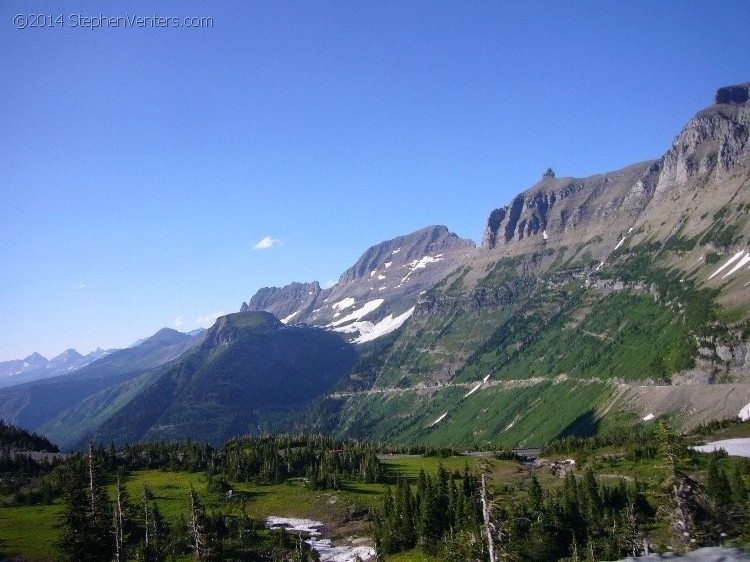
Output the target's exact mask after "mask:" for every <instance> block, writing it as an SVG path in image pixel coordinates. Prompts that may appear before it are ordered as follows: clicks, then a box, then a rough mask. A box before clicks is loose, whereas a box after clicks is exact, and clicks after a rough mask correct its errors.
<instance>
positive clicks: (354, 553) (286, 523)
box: [266, 515, 375, 562]
mask: <svg viewBox="0 0 750 562" xmlns="http://www.w3.org/2000/svg"><path fill="white" fill-rule="evenodd" d="M321 527H323V522H322V521H314V520H312V519H298V518H295V517H276V516H273V515H272V516H271V517H269V518H268V519H266V528H268V529H286V530H287V531H288V532H289V533H290V534H295V533H299V534H304V535H305V536H307V537H308V538H307V539H305V542H306V543H307V544H309V545H310V546H311V547H312V548H313V549H314V550H316V551H317V552H318V554H319V555H320V560H321V562H355V561H356V560H357V557H359V559H360V560H364V561H368V560H375V549H374V548H373V547H372V546H371V545H370V541H368V540H367V539H361V538H352V539H348V542H349V544H344V545H339V546H333V544H332V543H331V539H326V538H323V537H322V533H321V532H320V528H321Z"/></svg>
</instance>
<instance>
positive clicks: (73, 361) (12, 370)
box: [0, 348, 116, 388]
mask: <svg viewBox="0 0 750 562" xmlns="http://www.w3.org/2000/svg"><path fill="white" fill-rule="evenodd" d="M113 351H116V350H114V349H107V350H104V349H100V348H97V349H96V350H94V351H92V352H91V353H88V354H86V355H81V354H80V353H78V352H77V351H76V350H75V349H67V350H65V351H63V352H62V353H61V354H60V355H58V356H56V357H53V358H52V359H49V360H48V359H47V358H45V357H44V356H42V355H40V354H39V353H32V354H31V355H29V356H28V357H26V358H25V359H15V360H12V361H3V362H0V388H2V387H5V386H11V385H14V384H21V383H24V382H29V381H34V380H39V379H45V378H49V377H54V376H57V375H62V374H64V373H71V372H73V371H75V370H77V369H80V368H82V367H85V366H86V365H88V364H89V363H92V362H94V361H96V360H97V359H100V358H101V357H104V356H105V355H107V354H109V353H112V352H113Z"/></svg>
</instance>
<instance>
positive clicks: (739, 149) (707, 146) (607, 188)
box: [482, 83, 750, 261]
mask: <svg viewBox="0 0 750 562" xmlns="http://www.w3.org/2000/svg"><path fill="white" fill-rule="evenodd" d="M748 94H750V83H745V84H740V85H737V86H731V87H728V88H721V89H720V90H719V91H718V92H717V94H716V103H715V104H714V105H713V106H711V107H709V108H707V109H705V110H703V111H701V112H699V113H698V114H697V115H696V116H695V117H694V118H693V119H691V120H690V121H689V122H688V123H687V124H686V125H685V127H684V128H683V129H682V131H681V132H680V134H679V135H677V137H676V138H675V140H674V142H673V143H672V146H671V147H670V149H669V150H668V151H667V153H666V154H665V155H664V156H662V157H661V158H660V159H658V160H654V161H650V162H644V163H641V164H636V165H633V166H629V167H627V168H624V169H622V170H618V171H616V172H610V173H607V174H602V175H597V176H592V177H589V178H582V179H574V178H558V179H556V178H553V177H547V176H545V177H543V179H542V181H540V182H539V183H537V184H536V185H535V186H533V187H532V188H531V189H529V190H527V191H525V192H523V193H521V194H520V195H518V196H517V197H516V198H514V199H513V201H512V202H511V203H510V204H509V205H507V206H505V207H502V208H499V209H495V210H494V211H492V213H491V214H490V216H489V219H488V221H487V226H486V228H485V232H484V236H483V239H482V248H483V249H484V250H488V251H490V250H500V251H501V252H503V253H509V254H520V253H525V252H528V251H530V250H533V249H534V248H537V249H540V248H560V247H561V246H572V245H575V244H577V243H581V242H587V243H588V244H589V251H590V253H591V256H592V259H594V260H602V261H603V260H604V259H606V257H607V255H609V253H610V252H611V251H612V249H613V248H614V247H615V246H616V245H617V244H618V242H619V241H620V240H622V239H623V237H624V236H625V235H626V234H629V233H630V232H631V229H632V228H633V227H637V226H643V225H644V224H645V223H647V222H649V221H650V222H655V220H656V218H657V216H659V217H661V216H662V215H664V213H665V212H670V211H671V213H672V214H679V213H682V214H684V213H686V212H688V207H689V206H686V205H681V204H679V205H675V206H674V207H673V208H672V209H669V207H668V206H665V205H664V203H663V201H665V200H667V201H669V202H675V201H676V200H678V199H680V198H681V197H683V196H685V195H686V194H687V193H688V192H692V191H694V190H695V189H697V188H701V187H705V186H706V185H709V186H710V185H718V184H723V183H725V182H726V181H727V180H729V179H730V178H731V177H732V176H733V175H734V174H735V172H736V171H737V169H738V168H739V167H742V166H743V165H746V164H747V162H748V159H749V157H750V141H749V140H748V135H749V134H750V103H749V102H748ZM698 184H700V185H698ZM704 195H705V194H704ZM691 196H693V194H692V193H691ZM695 200H696V201H697V202H698V204H697V205H692V207H689V211H690V213H693V214H694V213H698V216H700V215H701V214H703V213H706V212H708V211H709V209H711V208H712V207H713V206H714V201H712V200H710V197H703V198H702V199H701V198H700V195H696V196H695ZM681 203H682V202H681ZM661 221H663V217H662V218H661V219H660V222H661ZM652 226H653V225H652ZM657 226H658V225H657Z"/></svg>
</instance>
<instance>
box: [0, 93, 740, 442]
mask: <svg viewBox="0 0 750 562" xmlns="http://www.w3.org/2000/svg"><path fill="white" fill-rule="evenodd" d="M748 94H750V83H745V84H739V85H736V86H730V87H727V88H721V89H719V90H718V92H717V93H716V97H715V103H714V104H712V105H711V106H709V107H707V108H706V109H704V110H702V111H700V112H699V113H698V114H697V115H696V116H695V117H694V118H693V119H691V120H690V121H689V122H688V123H687V124H686V125H685V127H684V128H683V129H682V131H681V132H680V133H679V134H678V135H677V137H676V138H675V140H674V142H673V143H672V146H671V147H670V148H669V150H668V151H667V152H666V153H665V154H664V155H662V156H661V157H659V158H657V159H654V160H650V161H647V162H642V163H637V164H633V165H630V166H627V167H625V168H623V169H621V170H617V171H613V172H608V173H605V174H598V175H594V176H590V177H586V178H570V177H556V175H555V173H554V172H553V171H552V170H547V172H545V173H544V174H543V176H542V178H541V180H540V181H539V182H538V183H537V184H536V185H534V186H532V187H530V188H529V189H526V190H525V191H522V192H521V193H520V194H519V195H517V196H516V197H515V198H513V199H512V201H510V202H509V203H508V204H507V205H504V206H500V207H498V208H497V209H495V210H493V211H491V212H490V213H489V216H488V219H487V222H486V225H485V229H484V234H483V238H482V244H481V247H480V248H477V247H475V244H474V243H473V242H472V241H468V240H463V239H461V238H459V237H458V236H456V235H455V234H453V233H451V232H450V231H449V230H448V228H446V227H444V226H430V227H427V228H424V229H421V230H418V231H416V232H414V233H411V234H409V235H405V236H401V237H398V238H394V239H392V240H388V241H385V242H382V243H380V244H377V245H374V246H372V247H370V248H369V249H368V250H367V251H365V253H364V254H363V255H362V257H361V258H360V259H359V260H358V261H357V262H356V263H355V264H354V265H353V266H352V267H351V268H349V269H348V270H347V271H345V272H344V273H343V274H342V275H341V277H340V278H339V281H338V282H337V283H336V284H335V285H334V286H333V287H331V288H328V289H323V288H321V287H320V285H319V284H318V283H317V282H309V283H300V282H297V283H291V284H289V285H287V286H285V287H281V288H275V287H267V288H263V289H261V290H259V291H258V292H257V293H256V294H255V295H253V296H252V297H251V298H250V299H249V300H248V301H247V302H244V303H242V306H241V308H240V312H238V313H235V314H230V315H227V316H224V317H221V318H219V319H218V320H217V322H216V324H215V325H214V326H213V327H212V328H211V329H210V330H208V331H207V332H206V333H203V334H199V335H194V336H188V335H185V334H180V335H177V334H179V333H177V332H174V331H169V330H162V331H161V332H159V333H158V334H156V335H155V336H153V337H152V338H149V339H148V340H146V342H144V343H143V344H141V345H139V346H137V347H134V348H131V349H128V350H120V351H116V352H112V353H110V354H109V355H107V356H105V357H102V358H100V359H98V360H96V361H93V362H91V363H90V364H89V365H87V366H86V367H84V368H82V369H78V370H76V371H74V372H72V373H69V374H67V375H65V376H64V377H59V376H58V377H53V378H50V379H46V380H40V381H35V382H30V383H26V384H21V385H16V386H13V387H10V388H5V389H0V417H2V418H5V419H6V420H8V421H10V422H12V423H15V424H17V425H22V426H24V427H27V428H29V429H32V430H34V431H37V432H42V433H47V434H48V435H49V436H50V437H52V438H53V440H56V441H58V442H59V443H60V444H61V445H62V446H63V447H68V448H69V447H76V446H79V445H80V444H81V443H83V442H84V441H85V440H87V439H89V438H92V437H94V438H96V439H98V440H100V441H104V442H108V441H120V442H121V441H125V440H139V439H172V438H179V437H187V436H190V437H195V438H201V439H206V440H209V441H212V442H220V441H222V440H224V439H226V438H228V437H230V436H232V435H236V434H242V433H253V432H262V431H277V430H287V431H290V430H297V429H304V430H319V431H322V432H326V433H333V434H335V435H338V436H342V437H356V438H363V439H387V440H389V441H392V442H400V443H413V442H426V443H433V444H436V445H453V446H457V447H467V448H469V447H483V446H498V445H510V446H518V445H537V444H541V443H544V442H546V441H548V440H549V439H552V438H555V437H564V436H571V435H591V434H595V433H599V432H606V431H612V430H616V429H617V428H618V427H622V426H623V425H632V424H634V423H650V420H652V419H653V418H655V417H659V416H668V417H670V418H671V419H672V420H673V421H674V422H675V423H676V424H677V425H679V426H682V427H689V426H693V425H696V424H698V423H701V422H704V421H708V420H710V419H716V418H722V417H731V416H736V415H737V414H738V413H739V412H740V411H741V410H743V409H746V407H747V405H748V404H750V354H749V353H748V350H749V349H750V348H749V347H748V337H750V302H749V301H750V293H749V292H748V288H749V287H750V248H749V247H748V241H750V224H748V216H749V214H750V189H749V188H750V102H749V101H748ZM144 346H146V347H145V348H144ZM141 348H143V349H141ZM32 359H33V358H32ZM27 363H29V364H30V365H31V364H32V362H31V361H27ZM743 411H744V410H743Z"/></svg>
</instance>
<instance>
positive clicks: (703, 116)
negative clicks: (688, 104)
mask: <svg viewBox="0 0 750 562" xmlns="http://www.w3.org/2000/svg"><path fill="white" fill-rule="evenodd" d="M749 90H750V83H746V84H740V85H737V86H729V87H727V88H720V89H719V91H718V92H717V93H716V101H717V103H716V104H715V105H713V106H711V107H709V108H707V109H704V110H703V111H701V112H700V113H698V114H697V115H696V116H695V117H694V118H693V119H691V120H690V121H689V122H688V123H687V125H685V127H684V128H683V129H682V131H681V132H680V134H679V135H677V137H676V138H675V140H674V142H673V143H672V146H671V147H670V149H669V150H668V151H667V153H666V154H665V155H664V157H663V158H662V161H663V165H662V170H661V174H660V175H659V181H658V183H657V186H656V194H657V197H659V196H665V194H668V193H672V192H674V190H679V189H684V188H685V187H686V186H687V185H689V183H690V181H691V180H692V179H693V178H695V177H696V176H699V175H705V174H708V173H711V172H714V171H715V172H716V174H717V175H718V176H719V177H722V176H725V175H726V174H727V173H728V172H730V171H731V170H732V168H734V166H736V165H737V164H738V163H739V162H741V161H743V160H746V159H747V158H748V156H750V142H748V135H749V134H750V103H748V91H749Z"/></svg>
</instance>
